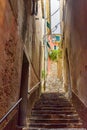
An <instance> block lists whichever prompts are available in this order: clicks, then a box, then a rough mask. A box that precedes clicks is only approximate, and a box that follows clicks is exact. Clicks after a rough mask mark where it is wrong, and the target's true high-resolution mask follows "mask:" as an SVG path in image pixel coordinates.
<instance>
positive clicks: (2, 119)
mask: <svg viewBox="0 0 87 130" xmlns="http://www.w3.org/2000/svg"><path fill="white" fill-rule="evenodd" d="M21 101H22V98H20V99H19V100H18V101H17V102H16V103H15V105H14V106H12V107H11V109H10V110H9V111H8V112H7V113H6V114H5V115H4V116H3V117H2V118H1V119H0V124H1V123H2V122H3V121H4V120H5V119H6V117H7V116H8V115H9V114H10V113H11V112H12V111H13V110H14V109H15V108H16V106H17V105H18V104H19V103H20V102H21Z"/></svg>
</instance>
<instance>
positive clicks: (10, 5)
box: [0, 0, 42, 130]
mask: <svg viewBox="0 0 87 130" xmlns="http://www.w3.org/2000/svg"><path fill="white" fill-rule="evenodd" d="M41 28H42V10H41V1H34V0H32V1H30V0H18V1H17V0H15V1H12V0H3V1H2V0H0V130H3V129H4V130H11V129H12V130H19V128H20V129H21V128H23V127H24V126H25V125H26V117H27V116H29V115H30V112H31V108H32V105H33V103H34V102H35V100H36V99H37V98H38V97H39V94H40V75H41V50H42V49H41V46H42V30H41ZM36 84H37V88H36V89H33V91H31V89H32V88H33V87H35V85H36ZM38 86H39V87H38ZM16 103H18V105H17V106H16V107H15V108H14V109H13V110H12V112H10V113H9V116H7V117H6V118H5V119H4V120H2V118H3V117H5V116H6V114H7V112H9V110H10V109H11V108H13V107H14V105H15V104H16Z"/></svg>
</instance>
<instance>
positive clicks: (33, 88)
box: [28, 82, 41, 95]
mask: <svg viewBox="0 0 87 130" xmlns="http://www.w3.org/2000/svg"><path fill="white" fill-rule="evenodd" d="M40 83H41V82H38V83H37V84H36V85H35V86H33V87H32V88H31V89H30V90H29V91H28V94H29V95H31V94H32V93H33V92H34V91H35V90H36V89H38V88H39V85H40Z"/></svg>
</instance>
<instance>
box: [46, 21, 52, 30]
mask: <svg viewBox="0 0 87 130" xmlns="http://www.w3.org/2000/svg"><path fill="white" fill-rule="evenodd" d="M47 27H48V28H49V29H51V25H50V23H49V22H48V21H47Z"/></svg>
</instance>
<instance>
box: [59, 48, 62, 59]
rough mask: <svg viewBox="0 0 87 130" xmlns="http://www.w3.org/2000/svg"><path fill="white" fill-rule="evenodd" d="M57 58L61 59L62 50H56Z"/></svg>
mask: <svg viewBox="0 0 87 130" xmlns="http://www.w3.org/2000/svg"><path fill="white" fill-rule="evenodd" d="M58 58H60V59H61V58H62V49H58Z"/></svg>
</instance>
